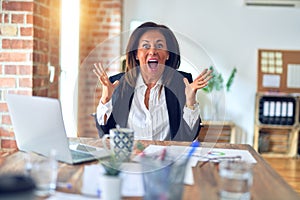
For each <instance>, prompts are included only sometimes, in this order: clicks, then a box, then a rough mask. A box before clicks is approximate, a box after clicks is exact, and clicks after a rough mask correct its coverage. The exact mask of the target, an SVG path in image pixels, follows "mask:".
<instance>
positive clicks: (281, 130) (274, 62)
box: [253, 49, 300, 157]
mask: <svg viewBox="0 0 300 200" xmlns="http://www.w3.org/2000/svg"><path fill="white" fill-rule="evenodd" d="M257 56H258V63H257V67H258V68H257V72H258V74H257V93H256V99H255V123H254V143H253V147H254V149H256V150H257V151H258V152H259V153H261V154H262V155H264V156H269V157H295V156H297V154H298V151H299V150H298V149H299V133H300V122H299V120H300V116H299V115H300V108H299V107H300V106H299V104H300V100H299V99H300V79H299V74H300V51H299V50H279V49H259V50H258V55H257Z"/></svg>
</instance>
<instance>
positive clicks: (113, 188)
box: [99, 174, 122, 200]
mask: <svg viewBox="0 0 300 200" xmlns="http://www.w3.org/2000/svg"><path fill="white" fill-rule="evenodd" d="M99 182H100V196H101V199H103V200H119V199H121V188H122V179H121V177H120V176H109V175H105V174H103V175H102V176H101V177H100V181H99Z"/></svg>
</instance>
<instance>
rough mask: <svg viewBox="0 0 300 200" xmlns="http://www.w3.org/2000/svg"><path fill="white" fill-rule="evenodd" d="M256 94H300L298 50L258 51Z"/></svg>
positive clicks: (299, 54)
mask: <svg viewBox="0 0 300 200" xmlns="http://www.w3.org/2000/svg"><path fill="white" fill-rule="evenodd" d="M257 66H258V70H257V71H258V83H257V87H258V88H257V91H258V92H279V93H300V50H299V51H297V50H274V49H259V50H258V65H257Z"/></svg>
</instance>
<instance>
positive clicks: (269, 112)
mask: <svg viewBox="0 0 300 200" xmlns="http://www.w3.org/2000/svg"><path fill="white" fill-rule="evenodd" d="M295 109H296V100H295V98H293V97H283V96H263V97H262V98H261V99H260V101H259V121H260V123H262V124H273V125H294V123H295Z"/></svg>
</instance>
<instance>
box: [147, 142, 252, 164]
mask: <svg viewBox="0 0 300 200" xmlns="http://www.w3.org/2000/svg"><path fill="white" fill-rule="evenodd" d="M163 148H166V146H161V145H149V146H148V147H147V148H146V149H145V150H144V152H145V154H154V153H157V152H160V151H161V150H162V149H163ZM190 149H191V147H187V146H176V145H172V146H167V151H168V152H171V153H172V154H173V155H177V156H178V157H180V156H187V154H188V152H189V151H190ZM202 156H204V157H208V158H222V157H225V156H226V157H229V156H241V159H242V160H244V161H246V162H249V163H256V160H255V158H254V157H253V156H252V155H251V153H250V152H249V151H248V150H241V149H221V148H205V147H197V149H196V151H195V152H194V154H193V156H192V158H191V159H190V160H191V161H190V162H191V163H190V166H192V167H194V166H196V164H197V162H198V159H199V158H200V157H202Z"/></svg>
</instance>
